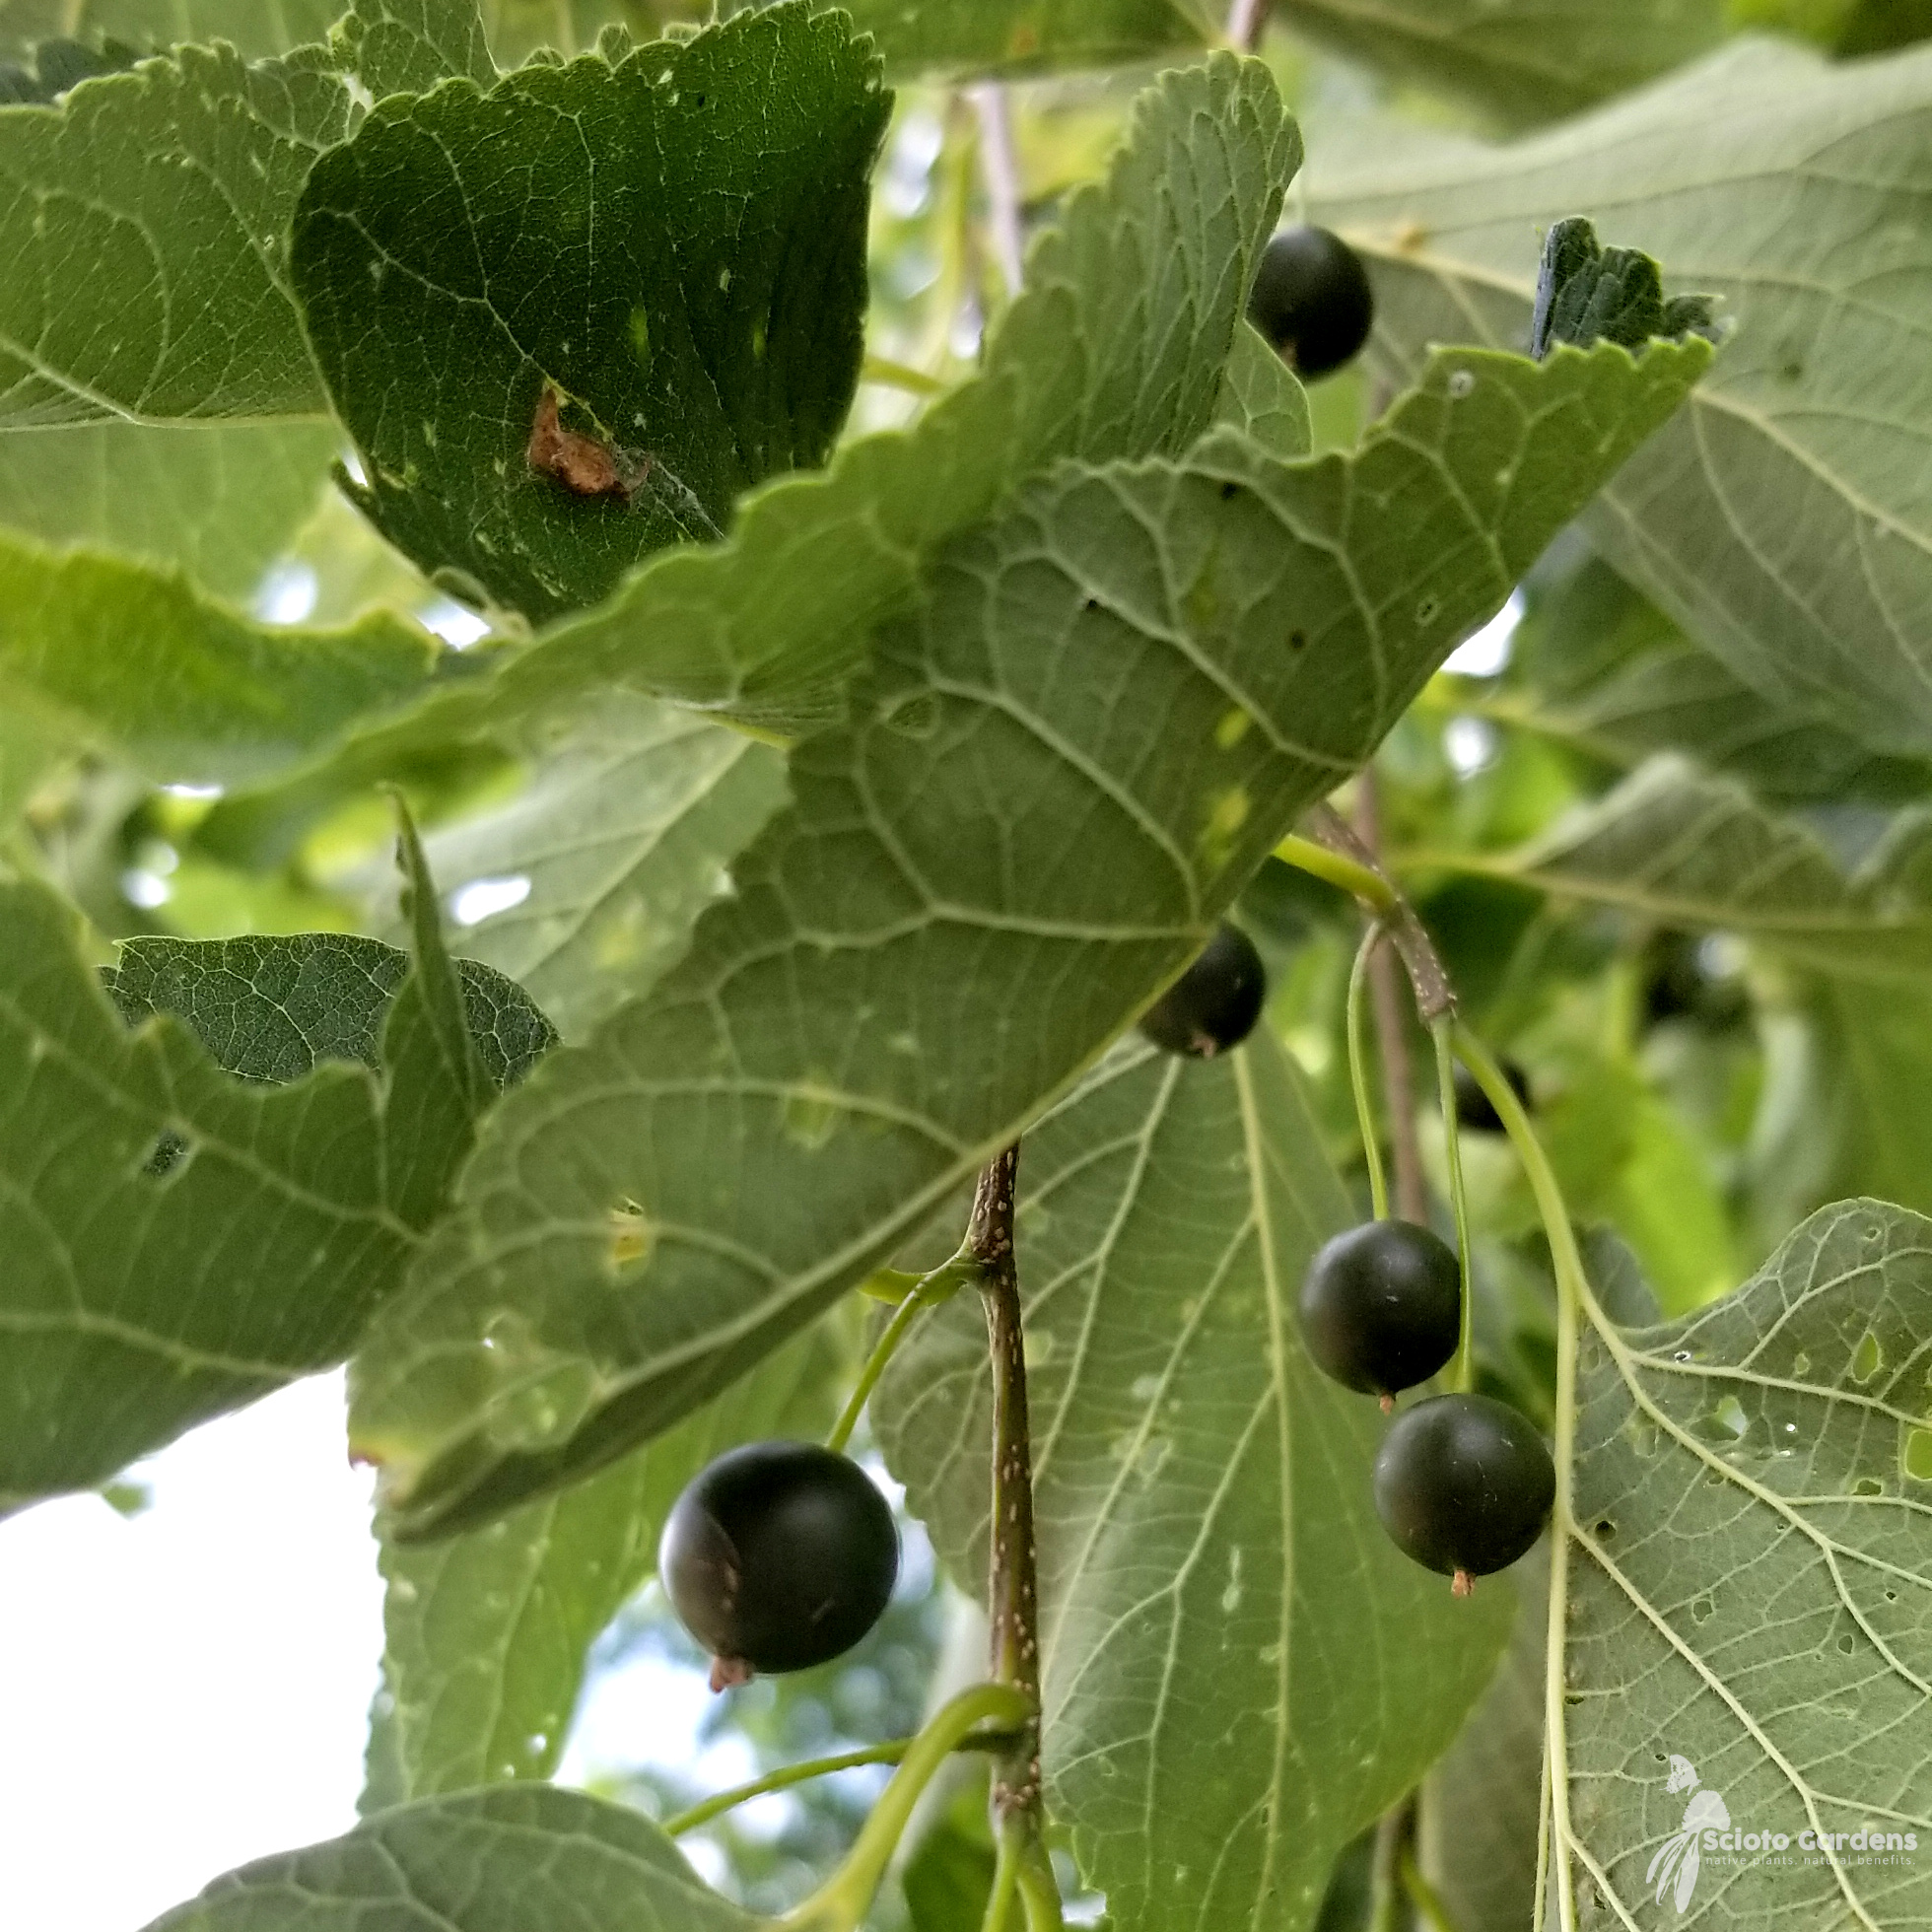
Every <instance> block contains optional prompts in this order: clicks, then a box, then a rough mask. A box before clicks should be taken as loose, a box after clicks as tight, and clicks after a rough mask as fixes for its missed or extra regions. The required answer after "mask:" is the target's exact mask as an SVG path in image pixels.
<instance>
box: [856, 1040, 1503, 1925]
mask: <svg viewBox="0 0 1932 1932" xmlns="http://www.w3.org/2000/svg"><path fill="white" fill-rule="evenodd" d="M1353 1218H1354V1215H1353V1212H1352V1210H1351V1208H1350V1206H1349V1202H1348V1198H1347V1195H1346V1193H1345V1190H1344V1189H1343V1187H1342V1184H1341V1182H1340V1180H1339V1179H1338V1178H1337V1176H1336V1174H1335V1171H1334V1169H1333V1168H1332V1167H1331V1166H1330V1165H1329V1163H1328V1160H1327V1157H1326V1156H1325V1155H1324V1154H1323V1152H1322V1150H1321V1135H1320V1132H1319V1130H1318V1128H1317V1126H1316V1124H1315V1121H1314V1119H1313V1118H1312V1116H1311V1115H1310V1113H1309V1109H1308V1102H1307V1099H1306V1096H1305V1094H1304V1093H1303V1091H1302V1088H1301V1084H1300V1081H1299V1079H1298V1077H1297V1076H1296V1074H1295V1073H1294V1071H1293V1070H1292V1069H1291V1067H1290V1065H1289V1063H1288V1061H1287V1059H1286V1056H1285V1055H1284V1054H1283V1052H1282V1050H1281V1049H1280V1048H1279V1047H1278V1046H1277V1045H1276V1043H1275V1041H1274V1040H1273V1038H1272V1036H1270V1035H1269V1034H1267V1033H1266V1032H1261V1033H1257V1034H1256V1035H1255V1036H1254V1037H1253V1039H1252V1040H1251V1041H1250V1043H1249V1044H1248V1046H1247V1047H1246V1048H1244V1049H1243V1050H1242V1051H1241V1052H1240V1053H1238V1054H1235V1055H1232V1056H1230V1057H1229V1058H1228V1059H1226V1060H1225V1061H1220V1062H1216V1063H1213V1064H1210V1065H1198V1064H1195V1063H1191V1062H1188V1061H1184V1060H1178V1059H1175V1058H1172V1057H1169V1056H1162V1055H1157V1054H1153V1053H1151V1052H1149V1051H1148V1050H1147V1049H1146V1048H1144V1047H1142V1046H1139V1045H1138V1044H1137V1045H1136V1046H1135V1047H1133V1048H1131V1049H1127V1050H1124V1051H1123V1052H1122V1053H1120V1054H1118V1055H1116V1056H1115V1057H1114V1058H1113V1059H1112V1060H1110V1061H1108V1062H1107V1063H1106V1064H1105V1065H1104V1066H1103V1067H1102V1068H1101V1069H1099V1070H1098V1071H1097V1072H1096V1073H1095V1074H1094V1075H1093V1077H1092V1078H1091V1079H1090V1080H1089V1081H1088V1082H1087V1083H1086V1084H1085V1085H1084V1086H1082V1087H1081V1088H1079V1089H1078V1090H1077V1091H1076V1092H1075V1093H1074V1094H1073V1095H1072V1096H1071V1097H1070V1098H1069V1100H1068V1101H1066V1102H1065V1103H1064V1104H1063V1105H1062V1106H1060V1107H1058V1108H1057V1109H1055V1110H1054V1111H1053V1112H1052V1113H1051V1114H1049V1115H1048V1116H1047V1117H1046V1119H1045V1120H1044V1121H1043V1122H1042V1123H1041V1124H1040V1125H1039V1126H1038V1127H1036V1128H1035V1129H1033V1130H1032V1131H1031V1132H1030V1133H1029V1134H1028V1135H1027V1137H1026V1138H1025V1140H1024V1141H1023V1142H1022V1150H1021V1158H1020V1194H1019V1202H1018V1211H1017V1216H1016V1221H1015V1226H1016V1231H1017V1240H1018V1262H1019V1272H1020V1286H1021V1292H1022V1294H1023V1295H1024V1296H1025V1298H1026V1304H1027V1306H1026V1333H1027V1369H1028V1376H1027V1380H1028V1407H1029V1410H1030V1413H1031V1414H1032V1418H1033V1421H1032V1440H1033V1453H1034V1513H1035V1527H1036V1536H1037V1541H1038V1548H1039V1564H1040V1666H1041V1692H1042V1698H1043V1713H1042V1737H1043V1742H1044V1747H1045V1758H1044V1766H1045V1771H1046V1777H1047V1794H1048V1795H1047V1802H1048V1808H1049V1810H1050V1812H1051V1813H1052V1815H1053V1816H1054V1817H1055V1818H1056V1819H1058V1820H1061V1821H1063V1822H1065V1823H1066V1824H1067V1825H1068V1826H1069V1828H1071V1830H1072V1833H1073V1841H1074V1845H1075V1848H1076V1851H1077V1853H1078V1855H1079V1860H1080V1866H1081V1870H1082V1873H1083V1875H1084V1876H1085V1877H1086V1878H1087V1880H1088V1881H1089V1882H1090V1883H1091V1884H1092V1885H1094V1886H1095V1887H1096V1888H1098V1889H1100V1890H1103V1891H1104V1892H1105V1893H1106V1895H1107V1908H1108V1911H1109V1913H1110V1915H1111V1916H1112V1918H1113V1920H1114V1922H1115V1924H1116V1925H1117V1926H1119V1927H1121V1928H1122V1932H1151V1928H1154V1927H1164V1926H1179V1925H1207V1924H1212V1925H1243V1926H1249V1925H1252V1926H1261V1925H1271V1926H1272V1925H1282V1926H1289V1925H1303V1924H1306V1923H1307V1922H1308V1920H1309V1919H1311V1918H1312V1917H1313V1915H1314V1912H1315V1908H1316V1906H1317V1905H1318V1904H1319V1903H1320V1900H1321V1896H1322V1891H1323V1888H1324V1886H1325V1885H1326V1883H1327V1880H1328V1875H1329V1870H1330V1867H1331V1866H1332V1865H1333V1864H1334V1862H1335V1857H1336V1854H1337V1852H1339V1851H1340V1850H1341V1848H1342V1846H1343V1845H1345V1843H1346V1842H1347V1841H1348V1840H1349V1839H1350V1838H1351V1837H1353V1836H1354V1834H1355V1833H1356V1832H1357V1831H1358V1830H1360V1829H1361V1828H1362V1827H1363V1826H1364V1825H1366V1824H1368V1823H1369V1822H1370V1821H1371V1820H1373V1819H1374V1818H1376V1817H1377V1816H1379V1815H1380V1813H1381V1812H1382V1811H1384V1810H1385V1809H1387V1807H1388V1806H1389V1805H1391V1804H1393V1803H1394V1802H1395V1801H1396V1800H1397V1799H1398V1798H1400V1797H1401V1796H1402V1795H1403V1793H1404V1792H1406V1791H1407V1790H1408V1789H1409V1788H1410V1786H1411V1785H1413V1784H1414V1781H1415V1779H1416V1778H1417V1776H1418V1775H1419V1774H1420V1773H1421V1771H1422V1770H1423V1769H1424V1768H1425V1766H1426V1765H1427V1764H1428V1763H1429V1762H1430V1760H1431V1759H1434V1758H1435V1757H1436V1755H1437V1754H1438V1753H1439V1752H1441V1751H1442V1749H1443V1748H1444V1747H1445V1746H1446V1745H1447V1744H1448V1742H1449V1740H1450V1739H1451V1738H1452V1737H1453V1736H1454V1735H1455V1732H1456V1728H1457V1726H1458V1724H1459V1723H1460V1722H1461V1720H1462V1718H1463V1715H1464V1713H1465V1712H1466V1711H1467V1710H1468V1709H1469V1707H1470V1705H1471V1704H1472V1703H1474V1701H1475V1700H1476V1698H1477V1696H1478V1695H1479V1693H1480V1692H1481V1690H1482V1689H1483V1685H1484V1684H1485V1683H1486V1681H1487V1679H1488V1677H1489V1674H1490V1671H1491V1670H1492V1669H1493V1667H1494V1665H1495V1661H1496V1657H1497V1654H1498V1652H1499V1651H1500V1650H1501V1648H1502V1645H1503V1642H1504V1640H1505V1638H1506V1636H1507V1634H1508V1630H1509V1627H1510V1620H1511V1613H1512V1611H1513V1609H1514V1604H1513V1600H1512V1597H1511V1593H1510V1591H1509V1588H1508V1586H1507V1584H1505V1583H1502V1582H1500V1581H1498V1582H1495V1583H1490V1582H1489V1581H1487V1580H1486V1579H1485V1581H1484V1582H1483V1586H1482V1587H1481V1589H1480V1590H1479V1591H1478V1593H1477V1596H1476V1598H1475V1599H1474V1600H1473V1601H1471V1602H1467V1603H1459V1602H1457V1601H1456V1600H1455V1599H1454V1598H1453V1597H1451V1595H1450V1593H1449V1591H1448V1588H1447V1587H1446V1585H1444V1583H1443V1582H1442V1580H1441V1579H1440V1578H1439V1577H1435V1576H1432V1575H1430V1574H1429V1573H1428V1572H1426V1571H1424V1570H1422V1569H1420V1568H1418V1567H1417V1566H1416V1565H1415V1564H1414V1563H1411V1562H1410V1561H1409V1560H1408V1559H1407V1558H1406V1557H1404V1556H1403V1555H1402V1554H1401V1553H1400V1552H1398V1551H1397V1550H1396V1548H1395V1546H1394V1545H1393V1544H1392V1543H1390V1541H1389V1540H1388V1538H1387V1537H1386V1536H1385V1535H1384V1534H1383V1531H1382V1528H1381V1525H1380V1524H1379V1523H1378V1522H1377V1520H1376V1517H1375V1507H1374V1501H1373V1496H1372V1489H1371V1482H1370V1471H1371V1466H1372V1464H1373V1461H1374V1456H1375V1450H1376V1446H1377V1444H1378V1442H1379V1440H1380V1438H1381V1434H1382V1428H1383V1424H1382V1420H1381V1417H1380V1416H1379V1415H1378V1414H1377V1412H1376V1406H1375V1404H1374V1402H1373V1401H1372V1400H1368V1399H1365V1398H1363V1397H1361V1396H1356V1395H1351V1394H1349V1393H1348V1392H1346V1391H1345V1390H1344V1389H1342V1388H1340V1387H1339V1386H1338V1385H1337V1384H1336V1383H1334V1382H1332V1381H1330V1380H1329V1379H1328V1377H1327V1376H1325V1375H1324V1374H1322V1372H1321V1371H1320V1370H1319V1369H1318V1368H1317V1367H1316V1366H1315V1365H1314V1363H1313V1362H1312V1361H1310V1360H1309V1358H1308V1356H1307V1354H1306V1353H1305V1351H1304V1350H1303V1348H1302V1346H1301V1343H1300V1335H1299V1329H1298V1326H1297V1320H1296V1316H1295V1312H1294V1300H1295V1296H1296V1294H1297V1293H1298V1291H1299V1289H1300V1285H1301V1277H1302V1275H1303V1273H1304V1272H1305V1270H1306V1268H1307V1264H1308V1261H1309V1259H1310V1257H1311V1256H1312V1255H1313V1253H1314V1251H1315V1249H1316V1248H1317V1247H1318V1246H1319V1245H1320V1244H1321V1242H1322V1241H1324V1240H1325V1239H1327V1237H1328V1236H1329V1235H1331V1234H1333V1233H1335V1232H1337V1231H1338V1230H1339V1229H1340V1228H1342V1227H1344V1226H1345V1225H1346V1224H1347V1223H1348V1222H1349V1221H1351V1220H1352V1219H1353ZM991 1413H992V1388H991V1378H990V1376H989V1375H988V1372H987V1344H986V1322H985V1317H984V1315H983V1313H982V1311H981V1309H980V1307H979V1306H978V1301H977V1297H971V1296H967V1295H961V1296H959V1297H958V1298H957V1299H956V1300H955V1301H953V1302H952V1303H950V1304H949V1305H948V1306H947V1308H946V1309H945V1311H944V1313H943V1314H942V1315H941V1316H940V1317H938V1318H937V1319H936V1320H934V1321H932V1322H931V1323H930V1324H929V1325H928V1326H927V1327H926V1328H925V1329H924V1331H923V1332H922V1333H921V1334H920V1336H919V1337H918V1339H917V1340H916V1341H915V1342H914V1343H913V1344H911V1345H908V1346H907V1347H906V1348H903V1349H902V1350H901V1351H900V1354H899V1356H898V1357H897V1359H895V1361H894V1362H893V1364H892V1367H891V1368H890V1369H889V1370H888V1371H887V1374H886V1377H885V1379H884V1381H883V1382H882V1383H881V1385H880V1388H879V1391H878V1393H877V1395H876V1396H875V1397H874V1404H873V1421H874V1426H875V1428H876V1429H877V1430H878V1434H879V1440H880V1443H881V1445H882V1446H883V1448H884V1450H885V1453H886V1458H887V1461H888V1462H889V1463H890V1465H891V1467H892V1470H893V1473H894V1474H895V1475H896V1476H897V1477H899V1478H900V1480H901V1481H902V1482H904V1483H905V1484H906V1487H907V1497H908V1501H909V1503H910V1505H911V1507H912V1509H913V1511H914V1513H915V1514H916V1515H918V1516H919V1517H920V1518H921V1519H922V1520H923V1521H925V1523H926V1524H927V1526H928V1527H929V1529H930V1530H931V1534H932V1539H933V1543H934V1546H935V1548H936V1549H937V1550H938V1551H939V1552H940V1554H941V1555H942V1557H943V1558H944V1560H945V1562H946V1564H947V1566H948V1568H949V1569H950V1570H951V1572H952V1574H953V1576H954V1578H955V1579H956V1580H957V1581H958V1582H959V1583H960V1584H961V1586H962V1587H965V1588H972V1587H974V1586H975V1583H976V1580H977V1579H978V1578H979V1577H982V1576H984V1574H985V1573H986V1562H987V1551H986V1541H987V1527H988V1526H987V1495H988V1490H987V1478H986V1471H987V1469H988V1467H989V1457H990V1455H991V1433H992V1423H991ZM1232 1685H1239V1686H1241V1687H1243V1688H1242V1689H1241V1690H1240V1691H1239V1692H1238V1694H1236V1695H1234V1696H1232V1697H1231V1696H1230V1694H1229V1687H1230V1686H1232Z"/></svg>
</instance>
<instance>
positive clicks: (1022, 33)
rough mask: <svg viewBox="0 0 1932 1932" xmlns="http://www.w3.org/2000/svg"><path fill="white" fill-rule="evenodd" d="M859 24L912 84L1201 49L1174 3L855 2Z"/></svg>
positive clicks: (1041, 0)
mask: <svg viewBox="0 0 1932 1932" xmlns="http://www.w3.org/2000/svg"><path fill="white" fill-rule="evenodd" d="M848 4H849V5H850V9H851V13H852V19H853V25H854V26H855V27H856V28H857V29H858V30H859V31H860V32H861V33H862V34H870V35H874V36H875V37H876V39H877V40H878V43H879V51H880V52H881V53H882V54H883V55H884V56H885V63H886V67H887V69H888V70H889V71H890V72H891V73H892V74H893V76H894V77H895V78H896V77H898V76H899V75H902V74H903V75H904V76H905V77H906V78H907V79H908V80H964V79H969V78H971V77H973V76H975V75H988V74H1037V73H1045V72H1050V71H1051V70H1053V69H1054V68H1059V67H1112V66H1117V65H1120V64H1122V63H1124V62H1126V61H1130V60H1151V59H1153V58H1154V57H1155V56H1157V55H1160V54H1178V53H1181V52H1183V51H1184V50H1186V49H1189V48H1194V47H1199V46H1200V45H1201V42H1202V34H1201V29H1200V27H1199V26H1198V25H1197V24H1196V23H1195V22H1194V21H1193V20H1192V19H1191V18H1190V17H1189V15H1188V14H1187V12H1186V10H1185V9H1184V8H1182V7H1180V6H1178V5H1176V4H1175V0H919V4H908V0H848Z"/></svg>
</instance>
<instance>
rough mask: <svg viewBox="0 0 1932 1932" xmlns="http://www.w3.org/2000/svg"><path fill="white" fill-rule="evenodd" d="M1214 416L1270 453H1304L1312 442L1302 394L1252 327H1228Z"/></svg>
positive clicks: (1281, 362) (1244, 325)
mask: <svg viewBox="0 0 1932 1932" xmlns="http://www.w3.org/2000/svg"><path fill="white" fill-rule="evenodd" d="M1214 421H1215V422H1216V423H1225V424H1226V425H1227V426H1228V428H1230V429H1236V430H1239V431H1241V433H1242V434H1243V435H1244V436H1250V437H1252V438H1253V439H1254V440H1255V441H1256V442H1257V443H1259V444H1260V445H1261V447H1262V448H1263V449H1266V450H1267V451H1268V453H1269V454H1270V455H1271V456H1280V457H1282V458H1284V459H1285V458H1289V457H1293V456H1305V455H1307V453H1308V451H1309V449H1310V448H1311V447H1312V446H1313V443H1314V435H1313V432H1312V430H1311V428H1310V426H1309V421H1308V397H1307V394H1306V392H1305V391H1304V390H1303V388H1302V386H1301V384H1300V383H1299V382H1298V381H1296V380H1295V378H1294V373H1293V371H1292V370H1290V369H1289V368H1288V366H1287V364H1286V363H1285V362H1284V361H1283V360H1282V359H1281V358H1280V357H1279V356H1277V355H1276V353H1275V351H1274V350H1273V349H1271V348H1270V347H1269V346H1268V344H1267V343H1266V342H1264V341H1263V340H1262V338H1261V337H1260V336H1259V335H1258V334H1256V333H1255V331H1254V330H1253V329H1252V328H1249V327H1248V326H1247V325H1246V324H1243V325H1242V326H1241V327H1240V328H1238V329H1236V330H1235V332H1234V344H1233V347H1232V348H1231V349H1230V351H1229V353H1228V359H1227V367H1226V368H1225V369H1223V370H1222V371H1221V386H1220V390H1219V392H1218V393H1217V394H1216V396H1215V397H1214Z"/></svg>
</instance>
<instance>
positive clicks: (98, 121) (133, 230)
mask: <svg viewBox="0 0 1932 1932" xmlns="http://www.w3.org/2000/svg"><path fill="white" fill-rule="evenodd" d="M350 108H351V101H350V96H349V91H348V89H347V87H346V86H345V85H344V83H343V81H342V79H341V77H340V76H339V75H337V74H335V73H334V72H332V71H331V69H330V67H329V64H328V57H327V55H326V54H325V53H324V52H323V51H322V50H321V49H320V48H315V47H311V48H305V49H303V50H301V51H299V52H297V53H295V54H293V55H291V56H290V57H289V58H288V59H286V60H279V61H269V62H264V63H263V64H261V65H259V66H254V67H248V66H244V65H243V64H242V60H241V59H240V57H239V56H238V55H237V54H236V53H235V52H234V51H233V50H232V49H230V48H227V47H220V46H217V47H183V48H181V49H180V50H179V51H178V53H176V54H174V55H173V56H171V57H170V58H168V59H165V60H151V61H146V62H143V63H142V65H141V66H140V67H138V68H136V69H135V70H134V71H133V72H132V73H127V74H115V75H110V76H108V77H107V78H105V79H104V80H98V81H90V82H89V83H87V85H86V86H84V87H81V88H79V89H77V90H76V91H75V92H74V93H73V94H72V95H70V96H69V97H68V98H67V101H66V103H65V104H64V105H63V106H61V107H58V108H51V107H12V108H8V109H6V110H5V111H4V112H0V258H4V259H5V260H6V262H7V264H8V272H7V274H6V275H5V276H4V277H0V423H4V424H9V425H21V424H47V423H64V422H82V421H87V420H89V419H91V418H98V417H103V416H114V415H121V416H132V417H137V418H142V419H145V420H149V421H156V420H160V419H163V418H167V417H177V416H277V415H313V414H315V413H317V412H318V411H320V410H322V409H323V408H325V407H326V400H325V395H324V391H323V388H322V385H321V382H320V380H318V378H317V377H316V374H315V371H314V367H313V365H312V363H311V360H310V356H309V350H308V347H307V345H306V344H305V343H304V341H303V339H302V328H301V324H300V322H299V321H298V320H297V317H296V311H295V308H294V305H293V302H292V299H291V296H290V292H289V285H288V272H287V259H286V251H287V242H286V235H287V230H288V225H289V218H290V215H291V214H292V213H293V211H294V208H295V202H296V196H297V194H298V193H299V192H300V191H301V187H302V183H303V181H304V179H305V178H306V177H307V175H308V173H309V170H310V167H311V164H312V163H313V161H314V159H315V156H316V155H317V154H318V153H319V152H320V151H321V150H322V149H323V148H325V147H327V146H329V145H330V144H331V143H333V142H336V141H339V140H341V139H342V137H343V136H344V134H346V133H347V132H348V126H349V115H350Z"/></svg>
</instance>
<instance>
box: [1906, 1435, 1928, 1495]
mask: <svg viewBox="0 0 1932 1932" xmlns="http://www.w3.org/2000/svg"><path fill="white" fill-rule="evenodd" d="M1899 1460H1900V1462H1902V1463H1903V1465H1904V1469H1905V1474H1906V1476H1908V1477H1909V1478H1910V1479H1911V1480H1912V1482H1914V1483H1932V1429H1913V1430H1912V1431H1911V1433H1910V1434H1909V1435H1907V1436H1906V1437H1905V1447H1904V1452H1903V1454H1902V1455H1901V1456H1900V1458H1899Z"/></svg>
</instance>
